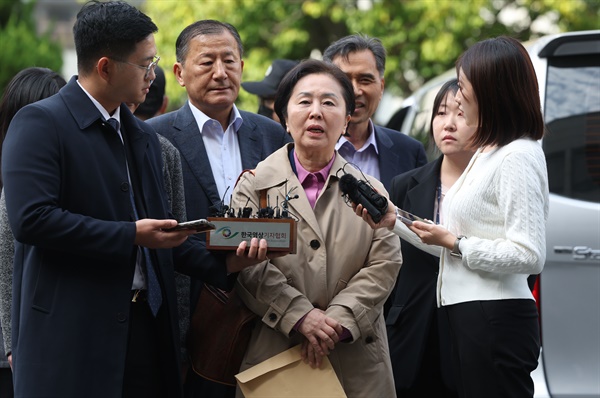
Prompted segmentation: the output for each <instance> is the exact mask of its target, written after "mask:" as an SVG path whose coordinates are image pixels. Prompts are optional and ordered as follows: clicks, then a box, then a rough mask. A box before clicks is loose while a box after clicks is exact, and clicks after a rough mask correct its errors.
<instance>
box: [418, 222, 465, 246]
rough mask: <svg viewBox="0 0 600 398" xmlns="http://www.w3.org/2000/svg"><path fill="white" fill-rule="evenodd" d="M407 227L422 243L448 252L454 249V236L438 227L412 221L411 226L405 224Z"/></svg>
mask: <svg viewBox="0 0 600 398" xmlns="http://www.w3.org/2000/svg"><path fill="white" fill-rule="evenodd" d="M407 227H408V228H409V229H410V230H411V231H413V232H414V233H415V234H416V235H417V236H418V237H419V238H420V239H421V242H423V243H426V244H428V245H437V246H442V247H445V248H447V249H450V250H452V249H453V248H454V242H455V241H456V236H455V235H454V234H452V233H451V232H449V231H448V230H447V229H446V228H444V227H442V226H440V225H436V224H433V223H427V222H422V221H413V223H412V224H411V225H408V224H407Z"/></svg>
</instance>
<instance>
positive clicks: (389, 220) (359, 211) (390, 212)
mask: <svg viewBox="0 0 600 398" xmlns="http://www.w3.org/2000/svg"><path fill="white" fill-rule="evenodd" d="M352 208H353V209H354V212H355V213H356V215H357V216H359V217H362V219H363V220H365V221H366V222H367V224H369V226H370V227H371V228H373V229H377V228H383V227H386V228H388V229H392V228H394V224H396V206H395V205H394V204H393V203H392V201H391V200H389V199H388V207H387V211H386V212H385V214H384V215H383V217H382V218H381V220H380V221H379V222H378V223H375V222H373V219H372V218H371V215H370V214H369V212H367V209H365V208H364V207H363V206H362V205H360V204H359V205H355V204H354V203H352Z"/></svg>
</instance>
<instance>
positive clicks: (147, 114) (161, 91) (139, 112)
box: [134, 65, 166, 119]
mask: <svg viewBox="0 0 600 398" xmlns="http://www.w3.org/2000/svg"><path fill="white" fill-rule="evenodd" d="M154 74H155V75H156V78H155V79H154V81H153V82H152V85H151V86H150V89H149V90H148V94H146V100H145V101H144V102H142V103H141V104H140V105H139V106H138V107H137V109H136V110H135V112H134V114H135V115H136V116H142V117H143V118H146V119H149V118H151V117H153V116H155V115H156V113H157V112H158V111H159V110H160V108H161V106H162V104H163V101H164V98H165V86H166V80H165V72H164V71H163V70H162V68H161V67H160V66H158V65H157V66H156V68H154Z"/></svg>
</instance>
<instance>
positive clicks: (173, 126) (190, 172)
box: [148, 20, 291, 398]
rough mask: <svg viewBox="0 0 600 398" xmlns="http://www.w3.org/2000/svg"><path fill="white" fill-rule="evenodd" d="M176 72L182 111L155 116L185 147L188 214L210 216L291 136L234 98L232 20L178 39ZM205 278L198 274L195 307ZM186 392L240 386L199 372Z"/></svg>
mask: <svg viewBox="0 0 600 398" xmlns="http://www.w3.org/2000/svg"><path fill="white" fill-rule="evenodd" d="M176 57H177V62H176V63H175V66H174V72H175V77H176V78H177V81H178V82H179V84H180V85H181V86H182V87H185V89H186V91H187V94H188V101H187V103H186V104H185V105H184V106H183V107H181V108H180V109H179V110H177V111H174V112H170V113H167V114H165V115H161V116H158V117H156V118H153V119H150V120H149V121H148V123H149V124H150V125H152V126H153V127H154V128H155V129H156V131H157V132H158V133H159V134H162V135H163V136H165V137H166V138H167V139H169V140H170V141H171V142H172V143H173V145H175V147H177V148H178V149H179V151H180V153H181V157H182V166H183V176H184V187H185V203H186V207H187V217H188V219H190V220H192V219H197V218H206V217H207V216H209V215H211V209H213V210H219V209H221V208H222V206H223V205H224V204H225V205H226V204H228V203H229V201H230V195H231V192H232V190H233V187H234V185H235V183H236V181H237V178H238V176H239V174H240V173H241V172H242V171H243V170H244V169H253V168H254V167H255V166H256V164H257V163H258V162H260V161H261V160H263V159H264V158H266V157H267V156H268V155H270V154H271V153H272V152H274V151H275V150H277V149H278V148H280V147H281V146H282V145H283V144H285V143H287V142H290V141H291V138H290V137H289V135H288V134H287V133H286V132H285V131H284V130H283V128H282V127H281V126H280V125H279V124H277V123H276V122H274V121H273V120H270V119H268V118H266V117H264V116H261V115H256V114H254V113H250V112H244V111H240V110H238V109H237V107H236V106H235V105H234V102H235V100H236V99H237V96H238V92H239V89H240V81H241V77H242V70H243V67H244V61H243V59H242V57H243V47H242V41H241V39H240V36H239V34H238V32H237V30H236V29H235V27H233V26H232V25H230V24H227V23H222V22H219V21H214V20H202V21H198V22H195V23H193V24H191V25H189V26H188V27H186V28H185V29H184V30H183V31H182V32H181V33H180V35H179V37H178V38H177V41H176ZM203 282H207V281H206V280H205V279H202V278H200V279H195V280H192V294H191V300H192V301H191V303H192V312H193V311H194V310H195V305H196V301H197V299H198V296H199V293H200V289H201V286H202V283H203ZM185 384H186V396H189V397H200V396H203V397H204V396H206V397H211V398H213V397H226V396H233V395H234V394H235V388H234V387H229V386H224V385H221V384H217V383H212V382H208V381H207V380H204V379H202V378H200V377H199V376H198V375H196V374H195V373H194V372H193V371H190V372H189V373H188V375H187V378H186V381H185Z"/></svg>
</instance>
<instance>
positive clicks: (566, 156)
mask: <svg viewBox="0 0 600 398" xmlns="http://www.w3.org/2000/svg"><path fill="white" fill-rule="evenodd" d="M524 45H525V46H526V47H527V50H528V52H529V55H530V56H531V59H532V61H533V64H534V67H535V69H536V74H537V76H538V81H539V87H540V96H541V99H542V106H543V108H544V109H543V111H544V120H545V122H546V126H547V129H548V132H547V134H546V135H545V137H544V138H543V140H542V145H543V148H544V152H545V153H546V161H547V164H548V178H549V185H550V215H549V219H548V224H547V256H546V265H545V267H544V270H543V271H542V273H541V275H540V276H539V277H538V278H537V282H536V284H535V287H534V295H535V297H536V300H537V304H538V308H539V310H540V322H541V334H542V354H541V356H540V360H539V366H538V368H537V369H536V371H535V372H534V373H533V374H532V377H533V379H534V382H535V397H554V398H556V397H600V30H595V31H581V32H570V33H561V34H557V35H549V36H544V37H542V38H540V39H537V40H535V41H532V42H530V43H524ZM455 75H456V72H455V71H454V70H450V71H448V72H446V73H444V74H443V75H441V76H438V77H437V78H435V79H433V80H431V81H430V82H428V83H426V84H425V85H424V86H423V87H422V88H421V89H419V90H417V91H416V92H415V93H414V94H413V95H411V96H410V97H409V98H407V99H406V100H405V101H404V102H403V105H402V108H401V110H400V111H399V113H400V114H401V113H403V114H404V118H403V120H402V121H401V125H400V126H401V127H400V128H399V130H400V131H402V132H404V133H406V134H408V135H411V136H413V137H415V138H417V139H419V140H421V141H422V142H423V143H424V144H425V146H426V148H428V155H429V156H430V157H431V158H433V157H435V156H437V153H435V150H434V149H433V148H434V147H435V145H433V144H431V145H428V141H429V137H428V135H429V121H430V118H431V107H432V106H433V99H434V97H435V95H436V93H437V92H438V90H439V88H440V86H441V85H442V84H443V83H444V82H445V81H446V80H448V79H450V78H452V77H455ZM393 120H394V119H393ZM395 120H396V122H397V118H395ZM392 127H395V128H398V127H399V125H395V126H392ZM524 172H526V170H524Z"/></svg>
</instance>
